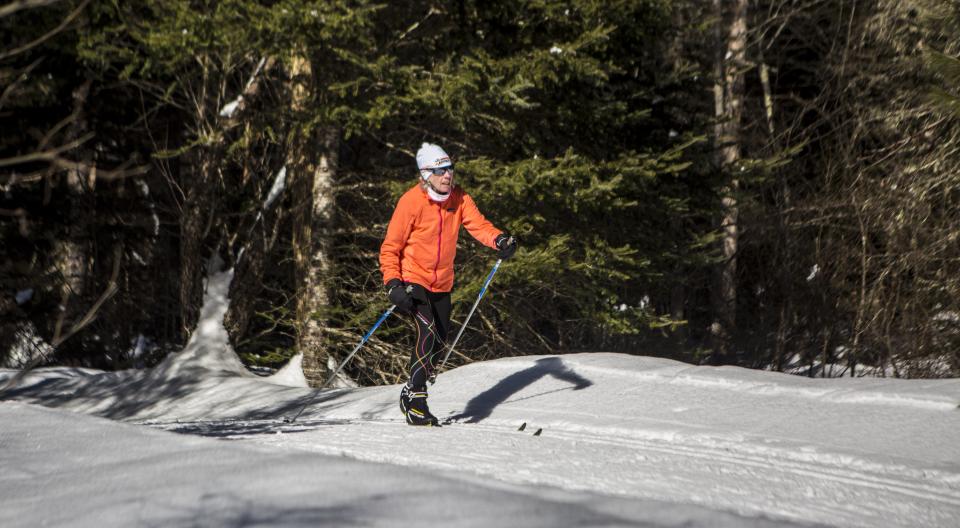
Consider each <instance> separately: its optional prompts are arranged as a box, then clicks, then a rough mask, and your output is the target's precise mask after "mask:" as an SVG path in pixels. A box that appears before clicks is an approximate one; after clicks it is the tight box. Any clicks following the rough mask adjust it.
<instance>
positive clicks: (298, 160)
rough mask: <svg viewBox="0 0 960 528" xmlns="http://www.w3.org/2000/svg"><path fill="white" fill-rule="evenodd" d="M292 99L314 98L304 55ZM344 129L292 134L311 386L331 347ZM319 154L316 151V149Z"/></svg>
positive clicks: (300, 107) (300, 326)
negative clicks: (331, 279)
mask: <svg viewBox="0 0 960 528" xmlns="http://www.w3.org/2000/svg"><path fill="white" fill-rule="evenodd" d="M290 73H291V75H290V77H291V79H292V86H291V97H292V106H293V110H294V114H295V115H302V113H303V112H304V111H305V110H306V108H307V105H308V104H309V103H310V102H311V101H312V100H313V94H314V90H313V87H314V79H315V76H314V74H313V68H312V66H311V64H310V62H309V59H307V57H306V54H305V53H300V54H298V55H297V56H295V57H294V58H293V59H292V61H291V72H290ZM339 149H340V131H339V130H338V129H336V128H334V127H322V128H320V129H317V130H304V129H303V128H298V129H297V130H294V131H293V133H292V134H291V139H290V145H289V150H288V154H287V160H288V162H287V171H288V175H289V178H290V182H291V184H290V191H291V195H292V196H293V202H294V203H293V211H294V213H293V214H294V222H293V224H294V226H293V253H294V263H295V267H296V281H297V311H296V327H297V349H298V350H299V351H300V352H301V353H302V354H303V373H304V376H305V377H306V379H307V381H308V382H309V383H310V385H311V386H314V387H316V386H318V385H320V384H322V383H323V382H324V381H325V378H326V374H327V371H328V368H327V360H328V357H329V351H328V350H327V347H326V346H325V340H324V332H325V328H324V326H325V317H324V312H325V310H326V308H327V307H328V306H329V304H330V294H329V291H328V290H327V283H326V278H327V276H328V274H329V271H330V262H331V260H330V231H331V228H332V225H333V220H334V215H333V210H334V207H333V206H334V203H333V185H334V181H335V179H336V175H337V163H338V151H339ZM314 152H316V153H314Z"/></svg>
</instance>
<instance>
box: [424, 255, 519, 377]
mask: <svg viewBox="0 0 960 528" xmlns="http://www.w3.org/2000/svg"><path fill="white" fill-rule="evenodd" d="M501 262H503V259H497V263H496V264H494V265H493V269H492V270H490V274H489V275H487V280H485V281H483V287H482V288H480V293H479V294H477V300H476V301H474V302H473V307H471V308H470V313H468V314H467V318H466V319H465V320H464V321H463V325H461V326H460V331H459V332H457V337H455V338H454V339H453V344H452V345H450V348H449V349H447V355H446V356H444V357H443V361H441V362H440V366H439V367H438V368H437V372H440V370H441V369H443V366H444V365H446V364H447V360H448V359H450V354H452V353H453V349H454V348H455V347H456V346H457V341H460V336H462V335H463V331H464V330H466V328H467V323H469V322H470V318H471V317H473V312H474V311H476V309H477V305H478V304H480V299H482V298H483V295H484V294H485V293H487V286H490V281H492V280H493V275H494V274H495V273H497V270H498V269H500V263H501Z"/></svg>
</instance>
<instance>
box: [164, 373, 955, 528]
mask: <svg viewBox="0 0 960 528" xmlns="http://www.w3.org/2000/svg"><path fill="white" fill-rule="evenodd" d="M511 378H512V379H511ZM505 380H506V381H505ZM797 381H798V379H797V378H792V377H789V376H786V375H779V374H772V373H765V372H750V371H744V370H742V369H710V368H705V367H690V366H688V365H683V364H680V363H677V362H673V361H667V360H661V359H653V358H637V357H628V356H620V355H615V354H582V355H574V356H564V357H562V358H558V357H549V356H547V357H526V358H512V359H506V360H499V361H495V362H489V363H486V364H475V365H472V366H470V367H466V368H464V369H458V370H456V371H453V372H451V373H449V374H446V375H445V376H441V378H440V382H438V384H437V386H436V387H435V388H434V390H433V392H432V396H431V406H432V408H433V409H434V412H435V413H437V414H438V416H444V417H449V418H454V419H456V420H457V422H456V423H453V424H451V425H448V426H445V427H442V428H439V429H437V428H426V429H424V428H412V427H409V426H407V425H406V424H404V423H403V422H402V421H400V420H399V411H398V410H396V405H395V402H394V401H393V400H394V399H395V398H394V397H395V396H396V394H397V393H398V392H399V388H398V387H388V388H372V389H362V390H360V391H342V392H341V394H342V396H343V398H344V399H347V400H349V401H342V400H341V399H340V398H335V399H333V400H330V401H328V402H325V403H321V404H320V405H319V406H318V407H317V408H312V409H310V410H309V411H308V412H307V413H305V414H304V418H302V419H301V421H299V422H297V423H293V424H282V423H277V422H276V421H273V422H270V421H246V422H243V421H241V422H225V423H215V422H197V423H180V424H168V425H165V426H161V425H159V424H158V425H157V426H158V427H163V428H166V429H171V430H177V431H180V432H188V433H192V434H201V435H209V436H218V437H222V438H229V439H236V440H243V441H245V442H248V443H253V444H259V445H262V446H264V447H266V448H269V449H281V450H286V449H291V450H302V451H305V452H315V453H322V454H327V455H342V456H347V457H351V458H356V459H360V460H366V461H374V462H386V463H391V464H399V465H405V466H410V467H416V468H432V469H436V470H441V471H444V472H450V473H460V474H463V473H465V472H466V473H470V474H473V475H476V476H478V477H481V478H490V479H496V480H501V481H506V482H509V483H514V484H540V485H548V486H554V487H559V488H563V489H567V490H582V491H589V492H593V493H601V494H606V495H613V496H622V497H633V498H643V499H653V500H659V501H673V502H678V501H679V502H684V503H689V504H696V505H699V506H703V507H707V508H713V509H718V510H726V511H733V512H736V513H738V514H741V515H748V516H758V515H765V516H771V517H774V518H781V519H787V520H791V521H795V522H810V523H818V524H826V525H833V526H863V527H873V526H903V527H913V526H943V527H953V526H956V525H957V522H958V520H960V463H958V461H960V446H958V445H957V444H956V443H954V444H953V445H950V443H949V442H950V441H951V439H952V441H954V442H955V441H957V440H958V439H960V438H958V431H960V411H956V410H953V409H951V408H950V406H949V403H950V401H951V398H953V397H955V393H956V386H957V384H956V383H955V382H951V381H950V380H947V382H935V381H931V382H920V384H922V385H923V387H918V385H919V384H916V383H910V382H902V381H898V380H848V381H846V382H845V381H843V380H806V379H802V378H801V379H799V383H798V382H797ZM821 381H822V382H821ZM831 382H832V383H831ZM897 386H899V387H897ZM892 387H894V388H897V389H898V390H897V391H896V392H894V391H893V390H892ZM916 388H920V389H922V390H916ZM333 402H337V403H333ZM469 422H473V423H469ZM524 422H526V423H527V427H526V429H525V431H523V432H519V431H517V428H518V427H519V425H520V424H521V423H524ZM539 428H542V429H543V433H542V434H541V435H540V436H533V435H532V432H533V431H536V430H537V429H539ZM921 435H922V436H921ZM926 435H930V436H926ZM938 435H939V436H940V438H939V439H936V436H938ZM924 443H928V444H930V443H935V444H936V445H931V446H928V449H924V448H922V447H918V446H921V445H923V444H924ZM930 447H932V448H933V449H929V448H930Z"/></svg>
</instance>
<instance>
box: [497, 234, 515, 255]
mask: <svg viewBox="0 0 960 528" xmlns="http://www.w3.org/2000/svg"><path fill="white" fill-rule="evenodd" d="M493 243H494V244H496V246H497V256H498V257H500V258H501V259H503V260H507V259H508V258H510V257H512V256H513V254H514V253H516V252H517V237H514V236H510V235H508V234H506V233H501V234H499V235H497V238H496V240H494V242H493Z"/></svg>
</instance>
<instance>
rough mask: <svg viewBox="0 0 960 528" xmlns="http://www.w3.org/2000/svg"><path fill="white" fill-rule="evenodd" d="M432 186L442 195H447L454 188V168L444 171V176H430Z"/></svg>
mask: <svg viewBox="0 0 960 528" xmlns="http://www.w3.org/2000/svg"><path fill="white" fill-rule="evenodd" d="M430 185H431V186H432V187H433V190H435V191H437V192H438V193H440V194H447V193H448V192H450V189H451V188H453V168H452V167H451V168H450V170H445V171H443V174H433V173H431V174H430Z"/></svg>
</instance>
